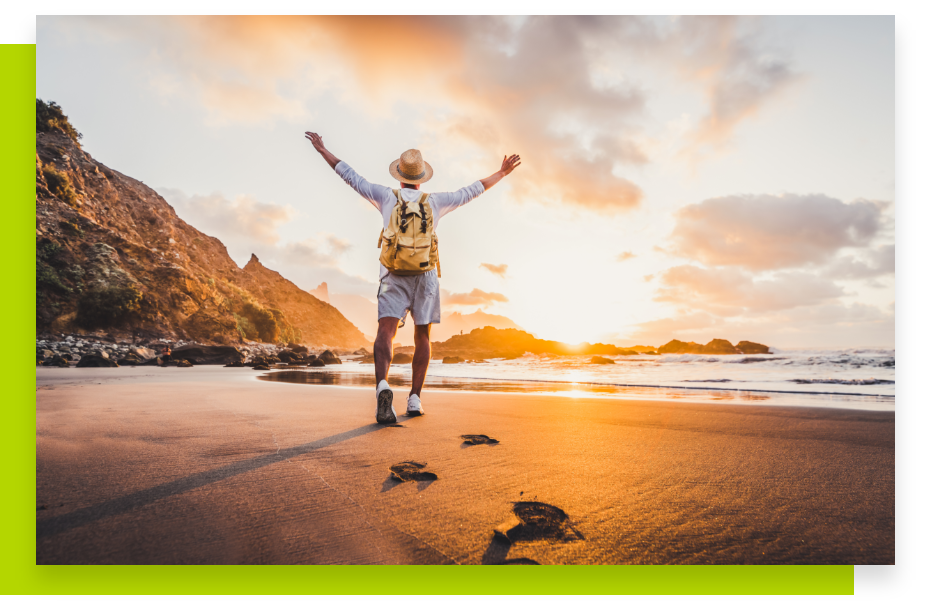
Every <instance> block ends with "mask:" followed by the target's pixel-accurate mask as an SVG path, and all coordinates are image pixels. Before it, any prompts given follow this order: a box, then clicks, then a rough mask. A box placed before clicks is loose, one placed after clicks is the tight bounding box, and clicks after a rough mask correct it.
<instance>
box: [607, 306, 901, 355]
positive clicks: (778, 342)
mask: <svg viewBox="0 0 925 610" xmlns="http://www.w3.org/2000/svg"><path fill="white" fill-rule="evenodd" d="M895 326H896V318H895V314H894V313H893V311H884V310H882V309H880V308H879V307H875V306H873V305H867V304H862V303H852V304H849V305H844V304H841V303H825V304H820V305H808V306H801V307H797V308H794V309H789V310H786V311H774V312H767V313H766V314H764V315H761V316H758V317H749V318H741V317H723V316H713V315H710V314H707V313H705V312H697V313H693V314H689V315H682V316H675V317H670V318H660V319H656V320H650V321H647V322H643V323H640V324H635V325H633V327H632V328H630V329H628V331H627V332H625V333H619V334H617V333H614V334H613V335H610V336H609V337H608V339H610V340H611V341H617V342H619V343H624V344H626V345H634V344H637V343H639V344H644V345H655V346H656V347H657V346H659V345H664V344H665V343H667V342H668V341H670V340H671V339H679V340H681V341H696V342H698V343H706V342H708V341H710V340H711V339H716V338H719V339H728V340H730V341H732V342H733V343H737V342H739V341H741V340H746V341H757V342H759V343H764V344H765V345H770V346H772V347H780V348H786V347H792V346H801V347H810V346H812V347H820V348H835V347H860V346H878V347H890V346H892V345H893V344H894V341H895Z"/></svg>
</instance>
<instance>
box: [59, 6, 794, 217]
mask: <svg viewBox="0 0 925 610" xmlns="http://www.w3.org/2000/svg"><path fill="white" fill-rule="evenodd" d="M80 22H81V23H84V24H90V28H89V29H91V30H94V31H95V32H96V33H97V34H105V35H106V36H110V37H111V36H115V35H119V36H122V37H123V40H127V41H130V43H131V44H135V45H138V46H139V48H141V49H144V50H145V51H146V53H147V57H148V59H147V60H146V64H145V69H146V70H147V71H148V73H150V80H151V84H152V88H153V89H154V90H156V91H158V92H160V93H161V94H162V95H165V96H168V97H172V96H190V97H192V98H193V99H195V100H197V101H198V103H200V104H201V105H202V106H203V107H204V108H205V109H206V111H207V113H208V117H209V120H210V121H211V122H213V123H222V122H232V123H234V122H237V123H242V124H247V123H257V122H261V121H267V120H276V119H287V120H294V119H304V118H306V117H308V116H309V115H310V114H311V109H312V105H313V103H314V100H315V99H317V98H318V97H319V96H320V95H322V94H333V95H334V96H335V97H339V98H340V99H343V100H344V101H345V103H346V104H348V105H350V106H351V107H353V108H360V109H361V110H362V111H363V112H365V113H367V114H368V115H370V116H382V115H390V114H392V113H402V115H407V114H408V112H407V111H408V110H413V111H414V112H413V114H414V115H415V116H418V117H420V118H419V121H418V124H417V125H412V126H411V127H416V128H418V129H420V130H423V131H424V132H425V133H427V134H428V136H427V137H428V138H430V139H431V140H432V143H433V144H434V146H435V148H440V149H444V150H458V149H459V148H460V147H458V146H456V144H457V143H459V142H462V141H467V142H469V143H470V144H472V145H474V147H475V148H476V149H477V150H478V151H479V153H480V155H481V156H480V166H481V167H485V168H486V169H491V170H492V171H494V170H495V165H496V164H500V160H501V157H502V155H504V154H510V153H520V154H521V155H522V156H523V165H522V166H521V167H520V168H518V170H517V171H518V174H517V175H518V177H519V179H517V180H511V181H509V183H508V184H509V185H510V189H511V191H510V192H511V194H512V196H513V198H514V199H516V200H520V201H531V202H541V203H547V204H552V205H563V204H564V205H569V206H574V207H578V208H584V209H588V210H593V211H595V212H599V213H604V214H612V213H615V212H618V211H621V210H628V209H632V208H635V207H638V206H639V205H640V204H641V202H642V201H643V198H644V193H643V191H642V189H641V188H640V187H639V186H638V185H637V184H635V183H634V182H633V181H632V180H630V179H629V178H627V175H628V173H629V171H630V170H635V169H636V168H638V167H640V166H644V165H646V164H647V163H649V161H650V156H651V155H650V152H648V151H649V149H651V148H652V145H651V143H652V141H653V139H654V136H655V134H660V135H659V136H658V137H665V136H664V134H662V133H661V131H660V129H661V128H660V127H653V122H652V121H651V116H650V115H649V113H650V108H651V107H652V100H653V98H655V97H657V95H658V94H659V92H661V91H664V90H665V89H664V88H662V87H661V85H662V84H663V83H662V82H661V79H664V78H672V77H673V78H679V79H681V80H683V81H684V82H685V83H687V85H688V86H692V87H693V88H694V89H695V90H696V92H698V93H700V94H701V95H702V97H703V98H704V99H705V100H706V101H707V106H708V110H707V111H706V113H705V114H704V115H703V117H702V118H701V120H700V122H699V125H698V127H697V129H696V130H695V131H694V134H693V136H692V137H693V144H692V146H695V148H697V151H698V154H702V152H703V151H702V150H701V149H704V148H706V149H712V148H716V147H718V146H719V145H720V144H721V143H723V142H725V141H726V140H727V139H728V138H729V137H730V135H731V134H732V132H733V130H734V129H735V127H736V126H737V125H738V124H739V123H740V122H741V121H742V120H743V119H744V118H745V117H747V116H751V115H753V114H755V113H756V112H758V111H759V109H760V108H761V107H763V106H764V105H765V104H766V103H767V102H768V100H770V99H773V98H774V97H775V96H776V95H777V93H778V92H779V91H781V90H782V89H783V88H785V87H786V86H787V85H788V84H789V83H791V82H793V81H794V79H795V76H794V72H793V70H792V69H791V68H790V66H789V63H788V62H787V60H786V59H785V58H783V57H782V56H781V55H780V54H779V53H776V52H775V51H773V50H772V49H770V48H768V47H767V46H766V45H764V44H763V43H759V42H758V41H759V40H761V37H760V36H758V35H756V33H760V31H761V23H762V21H761V20H760V19H754V18H733V17H727V18H716V17H687V18H682V19H671V18H661V17H619V16H604V17H566V16H556V17H550V16H545V17H542V16H541V17H528V18H508V17H475V16H462V17H441V16H438V17H415V16H378V17H377V16H365V17H364V16H352V17H350V16H348V17H337V16H323V17H292V16H286V17H278V16H257V17H254V16H251V17H242V16H237V17H235V16H226V17H189V16H185V17H144V18H135V17H118V18H112V17H110V18H102V17H84V18H81V21H80ZM63 23H64V22H63ZM67 23H73V22H67ZM409 41H413V43H411V42H409ZM409 45H411V46H409ZM412 47H413V49H414V50H412ZM409 70H411V71H412V72H411V73H412V74H413V79H414V88H413V90H414V91H415V92H417V91H426V95H417V94H409V84H408V81H407V74H408V73H409V72H408V71H409ZM393 118H394V117H393ZM669 137H674V136H669ZM656 148H657V145H656ZM438 171H439V170H438Z"/></svg>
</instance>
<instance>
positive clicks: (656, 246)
mask: <svg viewBox="0 0 925 610" xmlns="http://www.w3.org/2000/svg"><path fill="white" fill-rule="evenodd" d="M36 61H37V68H36V72H37V74H36V89H37V91H36V95H37V96H38V97H40V98H42V99H44V100H46V101H49V100H54V101H56V102H58V103H59V104H60V105H61V106H62V107H63V108H64V111H65V113H67V114H68V115H69V117H70V119H71V121H72V123H74V125H75V126H76V127H77V129H78V130H79V131H81V132H82V133H83V134H84V138H83V146H84V149H85V150H87V151H88V152H89V153H90V154H91V155H93V156H94V157H95V158H96V159H98V160H99V161H101V162H102V163H105V164H106V165H109V166H110V167H113V168H114V169H117V170H119V171H121V172H123V173H125V174H128V175H130V176H133V177H134V178H137V179H139V180H142V181H143V182H145V184H147V185H149V186H151V187H152V188H155V189H156V190H157V191H158V192H159V193H160V194H161V195H162V196H163V197H164V198H165V199H166V200H167V201H168V202H169V203H170V204H171V205H173V206H174V208H175V209H176V210H177V213H178V214H179V215H180V216H181V217H182V218H183V219H185V220H186V221H188V222H190V223H191V224H192V225H193V226H195V227H196V228H198V229H199V230H201V231H203V232H205V233H207V234H210V235H214V236H216V237H218V238H220V239H221V240H222V241H223V242H224V243H225V245H226V246H227V247H228V251H229V254H230V255H231V256H232V258H233V259H234V260H235V261H236V262H237V263H238V264H239V265H242V266H243V265H244V264H245V263H246V262H247V260H248V259H249V258H250V255H251V253H255V254H256V255H257V256H258V257H259V258H260V260H261V262H263V263H264V264H265V265H266V266H268V267H270V268H271V269H275V270H277V271H279V272H281V273H282V274H283V275H284V276H285V277H287V278H289V279H291V280H292V281H294V282H296V283H297V284H298V285H299V286H301V287H302V288H304V289H306V290H310V289H312V288H314V287H316V286H317V285H318V284H319V283H321V282H322V281H324V282H327V283H328V285H329V290H330V292H332V293H338V294H357V295H362V296H365V297H367V298H369V299H371V300H374V299H375V295H376V291H377V287H378V286H377V280H378V251H377V249H376V241H377V238H378V235H379V229H380V228H381V217H380V216H379V214H378V212H377V211H376V210H375V208H373V207H372V205H371V204H369V203H368V202H366V201H364V200H362V199H361V198H360V197H359V196H358V195H357V194H356V193H354V192H353V191H352V190H351V189H350V188H349V187H348V186H347V185H346V184H344V183H343V181H341V180H340V179H339V178H338V177H337V175H336V174H335V173H334V172H333V171H331V169H330V167H328V165H327V164H326V163H325V162H324V161H323V160H322V159H321V157H320V156H319V155H318V154H317V153H316V152H315V151H314V149H313V148H312V147H311V145H310V144H309V143H308V141H307V140H305V139H304V137H303V132H304V131H306V130H311V131H315V132H318V133H320V134H321V135H322V136H323V137H324V141H325V143H326V145H327V146H328V148H329V149H330V150H331V151H332V152H333V153H334V154H335V155H336V156H338V157H339V158H341V159H343V160H344V161H346V162H347V163H349V164H350V165H351V166H352V167H354V168H355V169H356V170H357V171H358V172H360V174H362V175H363V176H365V177H366V178H367V179H369V180H371V181H373V182H377V183H380V184H387V185H390V186H391V185H394V180H393V179H392V178H391V177H390V176H389V174H388V166H389V163H391V162H392V161H393V160H395V159H396V158H398V156H399V155H400V154H401V152H402V151H404V150H406V149H409V148H417V149H420V150H421V152H422V153H423V155H424V158H425V159H426V160H427V161H428V162H429V163H430V164H431V165H432V166H433V168H434V178H433V179H432V180H431V181H430V182H429V183H427V184H426V185H425V186H424V189H423V190H425V191H427V192H435V191H446V190H455V189H457V188H460V187H462V186H466V185H469V184H471V183H472V182H474V181H475V180H478V179H480V178H485V177H487V176H489V175H491V174H492V173H494V172H495V171H497V169H498V168H499V167H500V164H501V159H502V158H503V156H504V155H505V154H512V153H518V154H520V155H521V156H522V158H523V164H522V165H521V167H519V168H518V169H517V170H515V172H514V173H512V174H511V175H510V176H508V177H507V178H505V179H504V180H502V181H501V183H499V184H498V185H497V186H495V187H494V188H492V189H491V190H489V191H488V192H486V193H485V194H484V195H482V196H481V197H479V198H477V199H475V200H474V201H472V202H471V203H469V204H468V205H466V206H464V207H462V208H460V209H458V210H456V211H454V212H452V213H451V214H450V215H448V216H446V217H445V218H443V219H442V220H441V223H440V227H439V235H440V246H441V248H440V253H441V267H442V275H443V277H442V279H441V288H442V292H441V298H442V302H443V308H444V312H450V311H460V312H463V313H466V312H471V311H475V310H476V309H478V308H481V309H482V310H484V311H487V312H490V313H496V314H501V315H505V316H507V317H509V318H511V319H513V320H514V321H515V322H517V323H518V324H519V325H520V326H522V327H523V328H525V329H527V330H528V331H530V332H533V333H534V334H536V335H537V336H539V337H542V338H545V339H555V340H561V341H568V342H578V341H607V342H614V343H617V344H618V345H619V344H625V345H634V344H638V343H641V344H648V345H660V344H663V343H666V342H668V341H669V340H671V339H680V340H683V341H698V342H706V341H709V340H710V339H713V338H725V339H729V340H731V341H733V343H735V342H738V341H740V340H750V341H758V342H761V343H765V344H768V345H772V346H775V347H780V348H786V347H804V348H810V347H827V348H831V347H861V346H865V347H870V346H880V347H892V346H893V345H894V333H895V321H894V319H895V313H894V304H895V286H894V276H895V263H894V258H895V257H894V250H895V238H894V230H895V227H894V224H895V206H894V200H895V178H894V176H895V170H894V138H895V136H894V132H895V130H894V90H895V82H894V22H893V19H892V18H891V17H838V18H835V17H766V18H757V17H741V18H735V17H729V18H711V17H704V18H693V17H688V18H671V17H658V18H645V17H580V18H570V17H539V18H537V17H529V18H527V17H516V18H511V17H432V18H407V17H405V18H395V17H317V18H312V17H298V18H293V17H276V18H274V17H239V18H215V17H175V18H170V17H119V18H107V17H38V20H37V58H36Z"/></svg>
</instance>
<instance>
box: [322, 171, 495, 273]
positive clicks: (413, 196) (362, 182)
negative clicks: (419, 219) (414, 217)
mask: <svg viewBox="0 0 925 610" xmlns="http://www.w3.org/2000/svg"><path fill="white" fill-rule="evenodd" d="M334 171H335V172H337V175H338V176H340V177H341V178H343V180H344V182H346V183H347V184H349V185H350V186H351V187H352V188H353V190H355V191H356V192H357V193H359V194H360V197H362V198H363V199H365V200H367V201H368V202H370V203H371V204H373V206H375V208H376V209H377V210H379V212H380V213H381V214H382V227H383V228H387V227H388V226H389V218H390V217H391V215H392V209H394V208H395V205H396V204H397V203H398V198H397V197H395V193H393V192H392V189H390V188H389V187H387V186H382V185H381V184H373V183H372V182H369V181H368V180H367V179H366V178H364V177H363V176H361V175H360V174H358V173H357V172H356V170H354V169H353V168H352V167H350V166H349V165H347V164H346V163H345V162H343V161H340V162H339V163H338V164H337V165H336V166H335V167H334ZM484 192H485V187H483V186H482V182H481V180H476V181H475V182H473V183H472V184H470V185H469V186H465V187H463V188H461V189H459V190H458V191H453V192H452V193H449V192H442V193H431V194H430V197H429V198H428V199H427V202H428V203H429V204H430V207H431V209H432V210H433V213H434V232H436V231H437V226H438V225H439V224H440V219H441V218H443V217H444V216H445V215H446V214H449V213H450V212H452V211H453V210H455V209H456V208H458V207H460V206H463V205H466V204H467V203H469V202H470V201H472V200H473V199H475V198H476V197H478V196H479V195H481V194H482V193H484ZM422 193H423V191H419V190H416V189H407V188H406V189H402V190H401V196H402V198H403V199H404V200H405V201H407V202H409V203H410V202H416V201H418V200H419V199H420V198H421V195H422ZM388 272H389V271H388V269H386V268H385V267H383V266H382V265H381V264H380V265H379V279H380V280H381V279H382V278H384V277H385V276H386V275H387V274H388Z"/></svg>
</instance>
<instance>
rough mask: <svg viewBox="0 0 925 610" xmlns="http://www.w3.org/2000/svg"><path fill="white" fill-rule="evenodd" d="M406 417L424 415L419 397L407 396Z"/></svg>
mask: <svg viewBox="0 0 925 610" xmlns="http://www.w3.org/2000/svg"><path fill="white" fill-rule="evenodd" d="M405 415H408V416H414V415H424V407H422V406H421V397H420V396H418V395H417V394H412V395H410V396H408V410H407V412H406V413H405Z"/></svg>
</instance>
